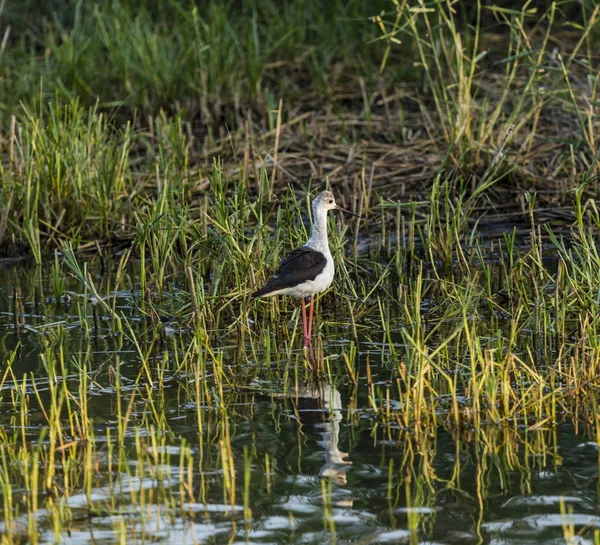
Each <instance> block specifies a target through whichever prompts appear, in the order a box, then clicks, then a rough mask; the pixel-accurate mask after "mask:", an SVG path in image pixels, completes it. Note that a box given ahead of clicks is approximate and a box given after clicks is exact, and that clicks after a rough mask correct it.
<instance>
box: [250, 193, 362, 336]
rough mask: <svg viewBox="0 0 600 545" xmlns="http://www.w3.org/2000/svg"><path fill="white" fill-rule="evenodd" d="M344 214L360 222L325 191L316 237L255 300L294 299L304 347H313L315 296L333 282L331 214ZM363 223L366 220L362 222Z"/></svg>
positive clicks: (315, 207) (318, 205) (317, 210)
mask: <svg viewBox="0 0 600 545" xmlns="http://www.w3.org/2000/svg"><path fill="white" fill-rule="evenodd" d="M329 210H340V211H342V212H346V213H347V214H350V215H352V216H356V217H357V218H360V216H359V215H358V214H355V213H354V212H350V211H349V210H345V209H344V208H342V207H340V206H338V205H337V204H336V203H335V198H334V196H333V193H331V191H322V192H321V193H319V194H318V195H317V196H316V197H315V199H314V200H313V203H312V212H313V226H312V233H311V236H310V238H309V239H308V241H307V242H306V244H305V245H304V246H301V247H300V248H296V249H295V250H292V251H291V252H290V253H289V254H288V255H287V256H286V257H285V258H284V259H283V260H282V261H281V263H280V265H279V268H278V269H277V272H276V273H275V274H274V275H273V276H272V277H271V278H270V279H269V280H268V281H267V283H266V284H265V285H264V287H263V288H261V289H259V290H258V291H255V292H254V293H253V294H252V298H253V299H254V298H257V297H266V296H272V295H291V296H292V297H296V298H298V299H300V301H301V304H302V327H303V335H304V346H305V347H308V346H309V345H310V343H311V335H312V322H313V312H314V302H315V295H316V294H317V293H321V292H323V291H325V290H326V289H327V288H328V287H329V286H331V283H332V282H333V276H334V274H335V266H334V263H333V257H332V256H331V251H330V249H329V241H328V239H327V212H328V211H329ZM361 219H362V218H361ZM307 299H308V300H309V316H308V321H307V319H306V305H307V303H306V300H307Z"/></svg>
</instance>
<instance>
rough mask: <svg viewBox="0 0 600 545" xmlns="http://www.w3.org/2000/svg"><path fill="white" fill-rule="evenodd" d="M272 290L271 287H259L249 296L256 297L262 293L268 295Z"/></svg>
mask: <svg viewBox="0 0 600 545" xmlns="http://www.w3.org/2000/svg"><path fill="white" fill-rule="evenodd" d="M272 291H273V290H272V289H271V288H267V287H266V286H265V287H264V288H261V289H259V290H258V291H255V292H254V293H253V294H252V295H251V296H250V297H252V299H256V298H257V297H262V296H263V295H268V294H269V293H271V292H272Z"/></svg>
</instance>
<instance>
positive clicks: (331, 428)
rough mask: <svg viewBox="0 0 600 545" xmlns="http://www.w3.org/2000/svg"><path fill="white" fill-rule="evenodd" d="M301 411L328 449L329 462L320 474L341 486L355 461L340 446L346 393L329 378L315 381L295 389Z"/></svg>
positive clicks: (301, 419)
mask: <svg viewBox="0 0 600 545" xmlns="http://www.w3.org/2000/svg"><path fill="white" fill-rule="evenodd" d="M292 396H293V400H294V401H295V403H296V408H297V414H298V417H299V418H300V421H301V422H302V424H303V425H307V426H313V427H314V429H315V430H316V431H317V432H318V433H320V434H321V440H320V441H317V443H318V444H319V445H320V446H322V447H323V448H324V449H325V463H324V464H323V466H322V467H321V470H320V471H319V476H320V477H323V478H330V479H332V481H333V482H334V483H335V484H337V485H340V486H343V485H345V484H346V482H347V477H346V473H347V472H348V471H349V469H350V466H351V465H352V462H350V461H349V460H347V458H348V454H347V453H346V452H342V451H341V450H340V449H339V436H340V422H341V421H342V418H343V413H342V409H343V408H342V396H341V395H340V392H339V391H338V390H337V389H336V388H335V387H334V386H333V385H331V384H329V383H327V382H325V381H311V383H310V384H309V385H307V386H304V387H299V388H298V389H297V390H295V391H294V392H293V393H292Z"/></svg>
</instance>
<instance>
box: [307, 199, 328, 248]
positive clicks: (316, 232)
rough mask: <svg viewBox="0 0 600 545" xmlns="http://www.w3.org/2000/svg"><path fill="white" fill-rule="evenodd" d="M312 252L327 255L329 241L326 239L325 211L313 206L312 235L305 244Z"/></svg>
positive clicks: (322, 208) (320, 207)
mask: <svg viewBox="0 0 600 545" xmlns="http://www.w3.org/2000/svg"><path fill="white" fill-rule="evenodd" d="M305 246H308V247H309V248H312V249H313V250H317V251H318V252H322V253H329V241H328V239H327V209H326V208H324V207H322V206H319V207H316V206H313V226H312V234H311V236H310V238H309V239H308V242H307V243H306V244H305Z"/></svg>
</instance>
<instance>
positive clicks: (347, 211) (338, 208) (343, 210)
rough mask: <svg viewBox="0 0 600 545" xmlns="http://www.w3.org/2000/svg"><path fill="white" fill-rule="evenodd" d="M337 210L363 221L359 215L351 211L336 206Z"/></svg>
mask: <svg viewBox="0 0 600 545" xmlns="http://www.w3.org/2000/svg"><path fill="white" fill-rule="evenodd" d="M335 209H336V210H339V211H340V212H346V214H350V215H351V216H356V217H357V218H359V219H363V218H362V217H361V216H359V215H358V214H355V213H354V212H350V210H346V209H345V208H342V207H341V206H336V207H335Z"/></svg>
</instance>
